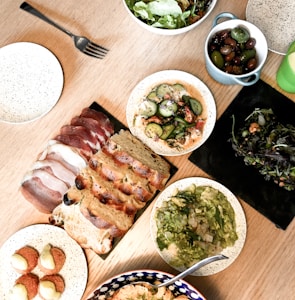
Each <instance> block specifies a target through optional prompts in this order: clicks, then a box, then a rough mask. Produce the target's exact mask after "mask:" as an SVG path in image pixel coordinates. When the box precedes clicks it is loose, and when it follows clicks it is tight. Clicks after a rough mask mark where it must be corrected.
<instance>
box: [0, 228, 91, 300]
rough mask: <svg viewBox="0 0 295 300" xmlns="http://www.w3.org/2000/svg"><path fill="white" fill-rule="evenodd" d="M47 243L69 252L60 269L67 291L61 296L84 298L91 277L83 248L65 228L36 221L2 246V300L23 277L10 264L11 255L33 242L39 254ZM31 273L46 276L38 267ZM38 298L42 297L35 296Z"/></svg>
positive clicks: (78, 299)
mask: <svg viewBox="0 0 295 300" xmlns="http://www.w3.org/2000/svg"><path fill="white" fill-rule="evenodd" d="M48 243H50V244H51V245H52V246H56V247H59V248H60V249H62V250H63V251H64V253H65V255H66V261H65V264H64V266H63V268H62V269H61V270H60V272H59V274H60V275H61V276H62V277H63V279H64V281H65V291H64V292H63V294H62V297H61V298H60V299H61V300H68V299H72V300H80V299H81V298H82V295H83V293H84V290H85V287H86V283H87V277H88V268H87V261H86V258H85V255H84V252H83V250H82V248H81V247H80V246H79V245H78V244H77V243H76V242H75V241H74V240H73V239H71V238H70V237H69V236H68V235H67V233H66V232H65V231H64V230H63V229H61V228H59V227H56V226H53V225H49V224H37V225H31V226H28V227H25V228H23V229H21V230H19V231H17V232H16V233H15V234H13V235H12V236H11V237H10V238H9V239H8V240H7V241H6V242H5V243H4V244H3V246H2V247H1V249H0V266H1V268H0V299H9V298H8V295H9V291H10V290H11V288H12V287H13V285H14V282H15V280H16V279H17V278H18V277H19V276H20V274H19V273H17V272H16V271H15V270H14V269H13V268H12V267H11V260H10V258H11V256H12V255H13V254H14V252H15V251H16V250H18V249H20V248H21V247H23V246H26V245H30V246H32V247H34V248H35V249H36V250H38V251H39V253H40V252H41V251H42V249H43V247H44V246H45V245H46V244H48ZM32 272H33V273H35V274H36V275H38V276H43V273H42V272H41V271H40V269H39V268H38V267H36V268H35V269H34V270H33V271H32ZM35 299H36V300H37V299H39V298H38V297H35Z"/></svg>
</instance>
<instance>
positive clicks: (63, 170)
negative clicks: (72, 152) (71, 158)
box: [32, 159, 76, 187]
mask: <svg viewBox="0 0 295 300" xmlns="http://www.w3.org/2000/svg"><path fill="white" fill-rule="evenodd" d="M32 169H33V170H37V169H44V170H46V171H47V172H50V173H52V174H53V175H54V176H55V177H57V178H59V179H60V180H62V181H63V182H65V183H66V184H67V186H68V187H70V186H72V185H74V184H75V178H76V174H74V172H73V171H71V170H70V169H68V168H67V167H66V166H65V165H64V164H63V163H62V162H61V161H58V160H54V159H44V160H37V161H36V162H35V163H34V164H33V167H32Z"/></svg>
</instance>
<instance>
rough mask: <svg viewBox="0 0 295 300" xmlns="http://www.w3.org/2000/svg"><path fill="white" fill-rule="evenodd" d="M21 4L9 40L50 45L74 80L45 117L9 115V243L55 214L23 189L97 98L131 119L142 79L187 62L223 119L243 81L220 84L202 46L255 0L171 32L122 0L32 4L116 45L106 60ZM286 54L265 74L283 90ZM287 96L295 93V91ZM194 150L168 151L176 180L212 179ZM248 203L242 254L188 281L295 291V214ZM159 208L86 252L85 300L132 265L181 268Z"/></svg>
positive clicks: (5, 204)
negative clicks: (163, 246) (106, 250)
mask: <svg viewBox="0 0 295 300" xmlns="http://www.w3.org/2000/svg"><path fill="white" fill-rule="evenodd" d="M21 3H22V1H19V0H1V1H0V47H3V46H5V45H7V44H10V43H14V42H19V41H28V42H34V43H38V44H40V45H43V46H45V47H47V48H48V49H50V50H51V51H52V52H53V53H54V54H55V55H56V56H57V58H58V59H59V61H60V63H61V65H62V67H63V71H64V79H65V82H64V89H63V92H62V95H61V98H60V100H59V101H58V103H57V105H56V106H55V107H54V108H53V109H52V110H51V111H50V112H49V113H48V114H47V115H45V116H44V117H42V118H41V119H39V120H36V121H33V122H31V123H27V124H22V125H13V124H6V123H3V122H0V140H1V142H0V165H1V171H0V178H1V180H0V191H1V193H0V194H1V197H0V207H1V209H0V228H1V229H0V246H1V245H2V244H3V243H4V242H5V241H6V240H7V239H8V238H9V237H10V236H11V235H12V234H14V233H15V232H16V231H18V230H19V229H21V228H22V227H25V226H27V225H31V224H36V223H44V222H45V223H46V222H47V221H48V215H44V214H41V213H39V212H38V211H37V210H36V209H35V208H34V207H33V206H32V205H31V204H30V203H28V202H27V201H26V200H24V198H23V196H22V195H21V193H20V192H19V186H20V182H21V180H22V177H23V175H24V173H25V172H26V171H27V170H28V169H29V167H30V166H31V165H32V163H33V162H34V161H35V159H36V157H37V155H38V154H39V153H40V152H41V151H42V150H43V149H44V148H45V146H46V143H47V142H48V140H49V139H51V138H53V137H54V136H55V134H56V133H57V132H58V131H59V129H60V128H61V126H62V125H64V124H67V123H68V122H69V121H70V120H71V118H72V117H73V116H75V115H76V114H78V113H80V111H81V110H82V109H83V108H84V107H87V106H89V105H90V104H91V103H92V102H93V101H96V102H98V103H99V104H101V105H102V106H103V107H104V108H105V109H107V110H108V111H109V112H111V113H112V114H113V115H114V116H115V117H116V118H117V119H119V120H120V121H121V122H122V123H124V124H125V125H127V124H126V118H125V107H126V103H127V100H128V97H129V94H130V92H131V90H132V89H133V87H134V86H135V85H136V84H137V83H138V82H139V81H140V80H141V79H143V78H144V77H146V76H147V75H150V74H152V73H154V72H156V71H160V70H164V69H179V70H183V71H186V72H189V73H191V74H193V75H195V76H197V77H198V78H200V79H201V80H202V81H204V82H205V83H206V84H207V86H208V87H209V89H210V90H211V91H212V93H213V95H214V98H215V101H216V105H217V117H218V118H219V117H220V116H221V114H222V113H223V112H224V110H225V109H226V108H227V106H228V105H229V103H230V102H231V101H232V100H233V99H234V97H235V96H236V95H237V93H238V92H239V91H240V89H241V87H240V86H224V85H221V84H219V83H217V82H215V81H214V80H212V79H211V78H210V77H209V75H208V73H207V71H206V69H205V64H204V50H203V48H204V41H205V38H206V36H207V34H208V33H209V31H210V28H211V26H212V21H213V18H214V17H215V16H216V15H217V14H218V13H220V12H223V11H230V12H232V13H234V14H235V15H237V16H238V17H239V18H241V19H245V10H246V5H247V1H246V0H240V1H237V0H219V1H218V3H217V5H216V7H215V9H214V10H213V13H212V14H211V15H210V16H209V17H208V19H207V20H205V22H203V23H202V24H201V25H200V26H199V27H197V28H196V29H195V30H193V31H190V32H188V33H186V34H182V35H178V36H170V37H169V36H159V35H155V34H153V33H150V32H147V31H146V30H144V29H143V28H141V27H140V26H138V25H137V24H136V23H135V22H134V21H133V20H131V19H130V18H129V17H128V15H127V13H126V11H125V8H124V7H123V4H122V1H121V0H112V1H103V0H95V1H94V0H84V1H79V2H77V1H75V0H63V1H58V0H52V1H42V0H34V1H32V2H30V3H31V4H32V5H34V6H35V7H36V8H38V9H40V10H42V11H43V12H45V13H47V14H48V16H50V17H52V18H54V19H55V20H56V21H58V22H59V23H60V24H61V25H64V26H65V27H67V28H68V29H70V30H72V31H74V32H76V33H81V34H82V35H86V36H88V37H91V38H92V39H94V40H95V41H96V42H97V43H99V44H102V45H104V46H106V47H107V48H109V49H110V52H109V53H108V55H107V56H106V58H105V59H103V60H96V59H93V58H90V57H88V56H86V55H84V54H82V53H80V52H79V51H77V50H76V49H75V47H74V45H73V42H72V40H71V39H70V38H68V37H67V36H65V35H64V34H63V33H61V32H59V31H57V30H56V29H55V28H53V27H51V26H50V25H48V24H46V23H45V22H43V21H41V20H39V19H37V18H36V17H33V16H32V15H29V14H28V13H26V12H24V11H22V10H20V9H19V6H20V4H21ZM282 58H283V56H280V55H277V54H274V53H272V52H269V56H268V59H267V62H266V65H265V67H264V68H263V71H262V76H261V78H262V80H264V81H265V82H267V83H268V84H269V85H271V86H273V87H274V88H275V89H278V90H279V91H280V92H282V93H284V92H283V91H281V90H280V88H279V87H278V86H277V83H276V81H275V75H276V71H277V69H278V67H279V64H280V62H281V60H282ZM285 95H287V96H288V97H289V98H290V99H292V100H293V101H295V95H294V94H293V95H292V94H287V93H285ZM40 101H42V99H40ZM0 109H1V108H0ZM188 156H189V155H184V156H180V157H176V158H169V161H171V162H172V163H173V164H174V165H176V166H177V167H178V169H179V170H178V172H177V173H176V175H175V176H174V177H173V178H172V180H171V181H170V183H172V182H174V181H176V180H178V179H181V178H184V177H189V176H204V177H208V175H207V174H205V173H204V172H203V171H202V170H200V169H198V168H197V167H196V166H195V165H193V164H192V163H191V162H190V161H189V160H188ZM241 204H242V206H243V208H244V210H245V214H246V218H247V227H248V232H247V239H246V243H245V245H244V248H243V250H242V252H241V254H240V256H239V257H238V258H237V259H236V261H235V262H234V263H233V264H232V265H231V266H230V267H228V268H227V269H226V270H224V271H222V272H220V273H218V274H215V275H212V276H206V277H192V276H189V277H187V278H186V280H187V281H188V282H190V283H191V284H192V285H194V286H195V287H196V288H197V289H199V291H200V292H201V293H202V294H203V295H204V296H205V297H207V298H208V299H212V300H224V299H233V300H236V299H247V300H248V299H260V300H261V299H262V300H263V299H286V300H287V299H294V297H295V296H294V295H295V272H294V269H295V251H294V247H295V222H294V221H293V222H292V223H291V224H290V225H289V227H288V228H287V230H285V231H283V230H280V229H277V228H276V227H275V226H274V224H273V223H271V222H270V221H269V220H267V219H266V218H265V217H263V216H262V215H261V214H260V213H258V212H257V211H256V210H254V209H253V208H252V207H250V206H249V205H248V204H246V203H245V202H244V201H241ZM151 208H152V205H150V206H149V207H148V208H147V210H146V211H145V212H144V214H143V215H142V216H141V217H140V218H139V220H138V221H137V222H136V223H135V224H134V226H133V227H132V228H131V230H130V231H129V232H128V233H127V234H126V235H125V236H124V238H123V239H122V240H121V241H120V243H119V245H118V246H117V247H116V248H115V249H114V251H112V252H111V254H110V255H109V256H108V257H107V259H105V260H103V259H101V258H100V257H99V256H97V255H95V254H94V253H93V252H91V251H86V256H87V260H88V264H89V276H88V284H87V287H86V290H85V295H84V297H83V299H86V298H87V295H89V293H90V292H91V291H92V290H93V289H94V288H96V286H97V285H98V284H100V283H101V282H102V281H104V280H105V279H107V278H109V277H111V276H113V275H116V274H117V273H120V272H123V271H128V270H133V269H141V268H150V269H159V270H164V271H167V272H170V273H173V274H176V273H177V272H176V271H175V270H173V269H172V268H170V267H169V266H168V265H167V264H166V263H165V262H164V261H163V260H162V259H161V258H160V256H159V255H158V254H157V252H156V250H155V247H154V245H153V243H152V241H151V238H150V235H149V226H148V224H149V217H150V213H151ZM0 267H1V266H0ZM77 267H78V266H77ZM73 300H74V298H73Z"/></svg>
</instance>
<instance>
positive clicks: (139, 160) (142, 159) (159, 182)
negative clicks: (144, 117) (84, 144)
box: [102, 130, 170, 190]
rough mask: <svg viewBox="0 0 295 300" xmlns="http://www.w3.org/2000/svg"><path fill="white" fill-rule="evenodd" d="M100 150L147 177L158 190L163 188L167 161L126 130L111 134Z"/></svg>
mask: <svg viewBox="0 0 295 300" xmlns="http://www.w3.org/2000/svg"><path fill="white" fill-rule="evenodd" d="M102 151H103V152H104V153H106V154H108V155H111V156H112V157H113V158H114V159H115V160H116V161H117V162H118V163H119V164H122V165H129V167H131V168H132V169H133V171H134V172H135V173H136V174H138V175H139V176H141V177H144V178H147V179H148V180H149V182H150V183H151V185H153V186H154V187H156V188H157V189H159V190H162V189H163V188H164V186H165V183H166V182H167V180H168V179H169V176H170V165H169V163H168V162H167V161H165V160H164V159H163V158H162V157H161V156H160V155H158V154H156V153H154V152H153V151H152V150H151V149H150V148H149V147H147V146H146V145H145V144H143V143H142V142H141V141H140V140H139V139H137V138H136V137H134V136H133V135H132V134H131V133H130V132H129V131H128V130H121V131H120V132H119V133H117V134H114V135H113V136H111V137H110V139H109V140H108V141H107V143H106V145H105V146H104V147H103V148H102Z"/></svg>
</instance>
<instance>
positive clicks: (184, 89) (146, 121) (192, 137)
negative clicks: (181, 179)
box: [126, 70, 216, 156]
mask: <svg viewBox="0 0 295 300" xmlns="http://www.w3.org/2000/svg"><path fill="white" fill-rule="evenodd" d="M126 118H127V123H128V127H129V129H130V131H131V133H132V134H133V135H134V136H136V137H137V138H139V139H140V140H141V141H142V142H144V143H145V144H146V145H147V146H148V147H150V148H151V149H152V150H153V151H154V152H155V153H157V154H159V155H164V156H177V155H183V154H186V153H189V152H191V151H193V150H195V149H197V148H198V147H200V146H201V145H202V144H203V143H204V142H205V141H206V140H207V139H208V137H209V136H210V134H211V132H212V131H213V128H214V125H215V122H216V105H215V100H214V98H213V95H212V93H211V92H210V90H209V89H208V87H207V86H206V85H205V84H204V83H203V82H202V81H201V80H200V79H198V78H197V77H195V76H194V75H192V74H189V73H186V72H183V71H179V70H164V71H160V72H157V73H154V74H151V75H150V76H148V77H146V78H144V79H143V80H142V81H140V82H139V83H138V84H137V85H136V86H135V88H134V89H133V91H132V92H131V94H130V97H129V100H128V103H127V109H126Z"/></svg>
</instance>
